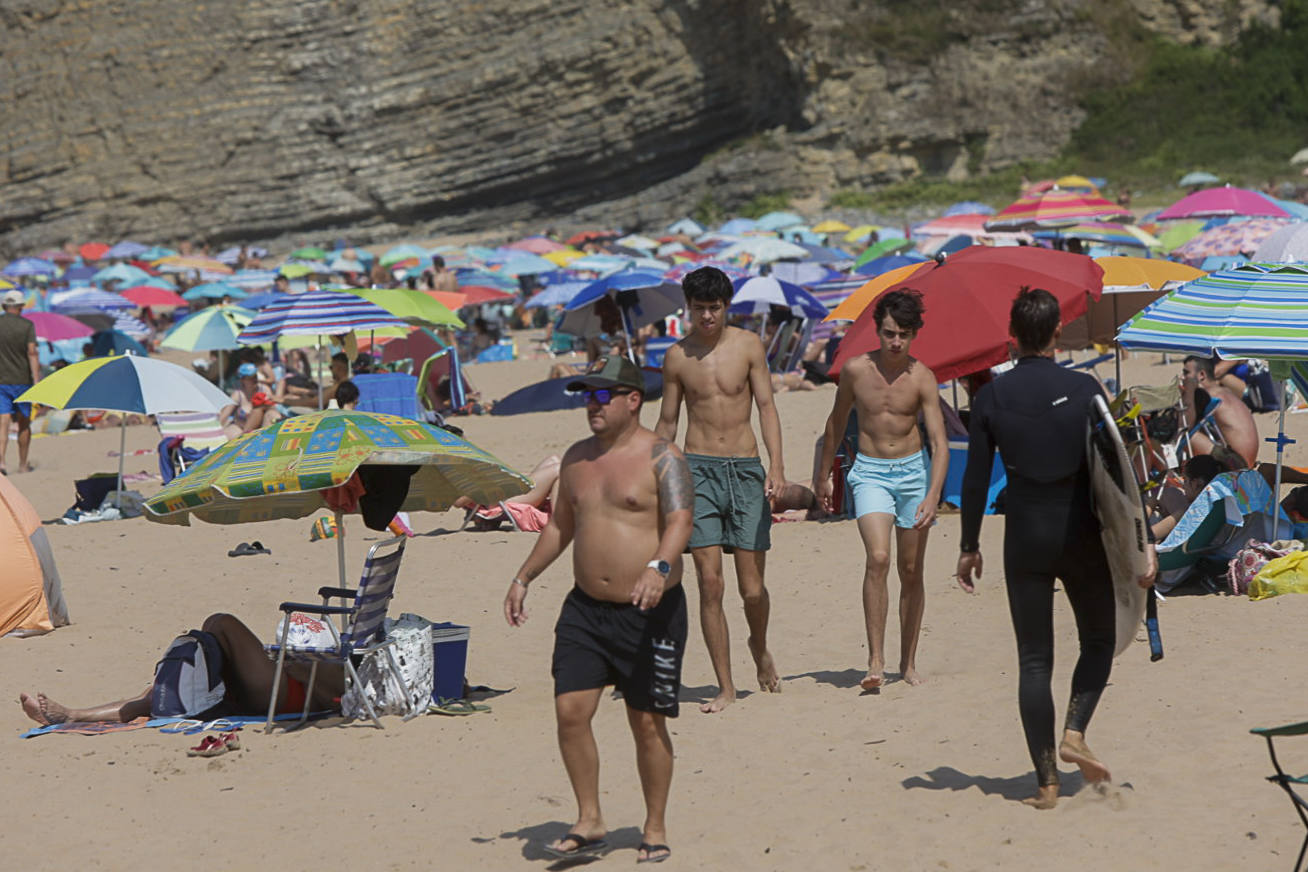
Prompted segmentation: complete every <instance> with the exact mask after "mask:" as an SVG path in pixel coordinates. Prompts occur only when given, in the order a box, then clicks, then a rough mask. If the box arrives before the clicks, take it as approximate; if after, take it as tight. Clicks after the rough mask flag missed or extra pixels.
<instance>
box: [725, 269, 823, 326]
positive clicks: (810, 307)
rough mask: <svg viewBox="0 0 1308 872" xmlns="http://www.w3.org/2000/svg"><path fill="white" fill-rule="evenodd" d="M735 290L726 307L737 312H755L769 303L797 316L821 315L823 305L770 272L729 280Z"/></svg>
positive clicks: (810, 295)
mask: <svg viewBox="0 0 1308 872" xmlns="http://www.w3.org/2000/svg"><path fill="white" fill-rule="evenodd" d="M731 286H732V287H733V288H735V291H736V293H735V294H734V295H733V296H732V298H731V305H730V306H729V307H728V311H731V312H734V313H736V314H740V315H759V314H762V313H765V312H767V311H768V310H769V309H770V308H771V307H772V306H781V307H784V308H786V309H789V310H790V311H791V313H792V314H793V315H795V316H796V317H799V318H823V317H825V316H826V314H827V307H826V306H824V305H822V303H821V302H820V301H819V300H817V299H816V298H814V296H813V295H812V294H810V293H809V292H808V291H806V290H804V289H803V288H801V287H800V286H799V285H795V284H791V283H790V282H782V281H778V280H777V279H775V278H773V277H772V276H751V277H749V278H745V279H737V280H736V281H734V282H732V283H731Z"/></svg>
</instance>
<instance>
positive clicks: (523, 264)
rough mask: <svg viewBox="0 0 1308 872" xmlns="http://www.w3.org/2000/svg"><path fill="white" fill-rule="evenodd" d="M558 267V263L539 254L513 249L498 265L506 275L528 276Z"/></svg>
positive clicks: (551, 270)
mask: <svg viewBox="0 0 1308 872" xmlns="http://www.w3.org/2000/svg"><path fill="white" fill-rule="evenodd" d="M558 268H559V265H558V264H557V263H555V262H554V261H552V260H546V259H545V258H543V257H540V256H539V255H535V254H532V253H530V252H527V251H517V250H514V251H513V252H512V253H511V254H510V256H509V257H508V258H506V259H505V260H504V265H503V266H502V267H500V272H501V273H502V274H504V275H506V276H529V275H536V274H538V273H547V272H553V271H554V270H556V269H558Z"/></svg>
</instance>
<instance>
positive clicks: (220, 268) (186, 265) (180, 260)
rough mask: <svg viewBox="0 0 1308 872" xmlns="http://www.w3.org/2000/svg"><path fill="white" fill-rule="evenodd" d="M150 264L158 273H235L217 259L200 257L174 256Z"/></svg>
mask: <svg viewBox="0 0 1308 872" xmlns="http://www.w3.org/2000/svg"><path fill="white" fill-rule="evenodd" d="M152 263H153V264H154V267H155V269H157V270H159V272H170V273H179V272H190V271H192V270H200V271H202V272H212V273H222V274H223V275H231V274H232V273H233V272H234V271H235V270H233V269H232V268H231V267H230V266H228V265H227V264H225V263H223V262H222V261H221V260H218V259H217V258H212V257H202V256H200V255H189V254H188V255H183V254H174V255H169V256H167V257H162V258H160V259H159V260H156V261H152Z"/></svg>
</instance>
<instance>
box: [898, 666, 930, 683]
mask: <svg viewBox="0 0 1308 872" xmlns="http://www.w3.org/2000/svg"><path fill="white" fill-rule="evenodd" d="M899 672H900V674H902V675H903V676H904V683H905V684H907V685H909V686H910V687H917V686H918V685H919V684H924V683H926V676H925V675H923V674H922V673H920V672H918V671H917V669H916V668H914V667H912V666H900V667H899Z"/></svg>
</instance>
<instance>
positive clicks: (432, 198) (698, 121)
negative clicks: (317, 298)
mask: <svg viewBox="0 0 1308 872" xmlns="http://www.w3.org/2000/svg"><path fill="white" fill-rule="evenodd" d="M1273 7H1274V4H1272V3H1270V2H1258V0H1004V2H1001V0H957V2H947V0H880V2H872V0H627V2H623V0H584V2H582V0H445V2H442V3H421V2H414V0H263V2H249V0H229V2H219V3H214V2H203V0H201V2H178V0H8V2H5V3H4V4H0V105H3V107H4V117H3V120H0V254H6V253H7V254H13V253H15V252H21V251H29V250H32V249H34V248H38V247H43V246H46V245H52V244H57V243H58V242H60V241H62V240H63V239H66V238H71V239H74V240H84V239H90V238H99V239H108V240H110V241H113V240H114V239H118V238H125V237H134V238H139V239H142V240H147V241H161V240H168V239H176V238H179V237H182V236H190V237H196V236H198V237H203V238H205V239H208V240H211V241H213V242H223V241H229V240H237V239H245V240H253V239H267V238H274V237H283V236H291V237H294V236H302V237H305V236H311V237H319V236H324V235H326V234H327V233H328V232H329V231H333V230H346V229H348V230H349V231H350V232H351V233H352V234H353V235H354V237H355V238H369V237H380V236H384V235H396V234H398V233H401V232H409V233H412V232H432V231H445V230H456V229H457V230H467V229H478V228H481V227H487V226H490V225H492V224H495V223H503V222H505V221H512V220H527V219H532V220H538V219H544V218H546V217H548V216H560V215H567V214H573V215H579V216H583V217H593V218H596V219H600V218H604V217H609V216H613V215H619V214H621V215H634V216H635V217H636V220H649V221H651V222H652V221H656V220H662V218H663V217H665V216H667V215H670V214H674V213H679V212H684V211H686V210H687V209H689V208H690V207H691V206H693V205H694V203H695V202H696V201H697V200H698V199H699V198H700V197H702V196H703V195H704V193H705V192H706V191H711V192H714V193H715V195H716V196H717V198H718V199H719V200H720V201H721V202H723V203H725V204H728V205H730V204H731V203H733V202H739V201H740V200H741V199H744V198H748V196H750V195H751V194H752V193H753V192H757V191H775V190H783V189H784V190H788V191H791V192H794V193H797V194H805V193H814V192H822V191H830V190H833V189H835V188H839V187H846V186H869V185H875V184H878V183H883V182H886V181H893V180H896V179H899V178H903V177H905V176H907V175H911V174H914V173H918V172H934V173H947V174H953V175H955V176H957V175H962V174H966V173H969V172H975V171H978V170H982V169H986V168H993V167H997V166H1002V165H1004V164H1007V163H1011V162H1013V161H1015V160H1018V159H1021V158H1032V157H1044V156H1047V155H1049V154H1051V153H1053V152H1054V151H1056V150H1057V149H1058V148H1059V147H1060V146H1061V145H1062V143H1063V142H1064V141H1065V140H1066V137H1067V135H1068V134H1069V132H1070V131H1071V130H1072V129H1073V128H1074V127H1075V125H1076V124H1077V122H1078V120H1079V116H1078V113H1077V111H1076V109H1075V94H1077V93H1079V92H1080V89H1083V88H1085V87H1090V86H1093V84H1094V83H1095V82H1112V81H1117V80H1120V78H1121V77H1123V76H1124V75H1126V74H1127V73H1128V72H1129V69H1130V67H1131V64H1132V58H1131V57H1130V54H1129V52H1130V45H1131V42H1130V39H1129V38H1127V37H1129V35H1130V34H1131V33H1136V32H1139V31H1140V29H1142V28H1146V29H1151V30H1154V31H1156V32H1160V33H1164V34H1166V35H1167V36H1169V37H1170V38H1174V39H1178V40H1182V41H1201V42H1208V43H1218V42H1221V41H1223V40H1226V39H1229V38H1230V37H1232V36H1233V35H1234V34H1235V33H1236V32H1238V29H1239V27H1240V26H1241V23H1242V22H1244V21H1247V20H1248V19H1249V18H1250V17H1252V16H1269V15H1272V14H1274V11H1273ZM1123 34H1126V35H1127V36H1126V37H1124V36H1123Z"/></svg>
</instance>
